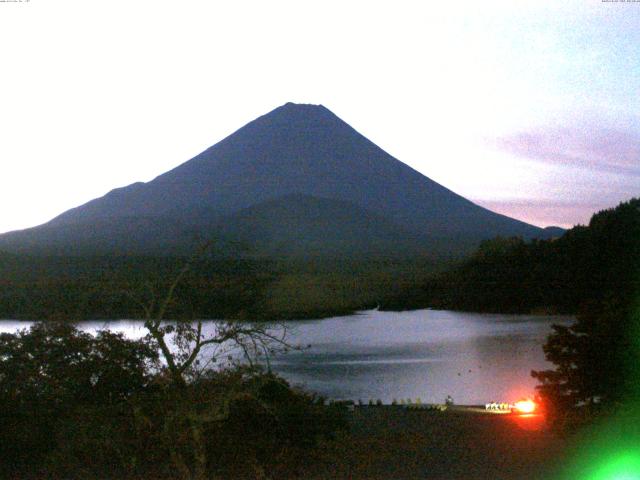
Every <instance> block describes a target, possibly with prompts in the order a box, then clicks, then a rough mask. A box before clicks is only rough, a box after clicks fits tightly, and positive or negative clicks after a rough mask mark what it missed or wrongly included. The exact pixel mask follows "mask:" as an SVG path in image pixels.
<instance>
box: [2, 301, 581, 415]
mask: <svg viewBox="0 0 640 480" xmlns="http://www.w3.org/2000/svg"><path fill="white" fill-rule="evenodd" d="M571 320H572V318H571V317H549V316H529V315H486V314H474V313H460V312H450V311H436V310H416V311H411V312H379V311H367V312H361V313H359V314H357V315H350V316H345V317H335V318H329V319H324V320H314V321H302V322H287V323H286V325H287V328H288V329H289V335H290V337H289V338H290V340H291V342H292V343H300V344H304V345H307V344H310V345H311V346H310V348H308V349H305V350H303V351H295V352H290V353H288V354H286V355H280V356H278V357H276V358H274V359H273V360H272V362H271V365H272V368H273V370H275V371H276V372H278V373H281V374H282V375H283V376H284V377H285V378H287V379H289V380H290V381H291V382H293V383H294V384H299V385H301V386H304V387H306V388H307V389H309V390H312V391H315V392H317V393H319V394H322V395H324V396H327V397H330V398H346V399H353V400H357V399H362V400H363V401H368V399H370V398H372V399H378V398H380V399H382V400H383V401H384V402H387V403H388V402H391V401H392V400H393V399H394V398H395V399H398V400H400V399H407V398H411V399H413V400H415V399H416V398H418V397H419V398H420V399H421V400H422V401H423V402H444V399H445V397H446V396H447V395H451V396H452V397H453V398H454V400H455V401H456V403H461V404H484V403H487V402H490V401H494V400H495V401H515V400H517V399H519V398H522V397H527V396H531V394H532V393H533V387H534V385H535V380H534V379H533V378H531V376H530V371H531V370H539V369H543V368H546V367H547V366H548V364H547V363H546V361H545V359H544V354H543V352H542V348H541V346H542V344H543V343H544V340H545V338H546V336H547V335H548V333H549V332H550V326H551V324H552V323H562V324H566V323H569V322H570V321H571ZM26 327H28V323H25V322H12V321H0V332H3V331H15V330H16V329H18V328H26ZM80 327H81V328H82V329H83V330H86V331H91V332H95V331H96V330H99V329H103V328H109V329H111V330H114V331H118V332H123V333H125V335H127V336H128V337H130V338H139V337H141V336H143V335H144V334H145V333H146V332H145V330H144V328H143V327H142V323H141V322H138V321H127V320H120V321H111V322H98V321H92V322H82V323H81V324H80ZM214 328H215V323H214V322H207V324H206V329H210V330H212V329H214Z"/></svg>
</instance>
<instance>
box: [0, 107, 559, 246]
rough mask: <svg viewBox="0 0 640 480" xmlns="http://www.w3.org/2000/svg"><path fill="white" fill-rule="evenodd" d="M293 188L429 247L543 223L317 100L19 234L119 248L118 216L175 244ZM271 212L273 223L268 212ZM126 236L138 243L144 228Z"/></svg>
mask: <svg viewBox="0 0 640 480" xmlns="http://www.w3.org/2000/svg"><path fill="white" fill-rule="evenodd" d="M297 195H302V196H304V197H310V198H317V199H320V200H328V201H337V202H346V204H348V205H352V206H353V208H352V209H350V211H353V212H355V211H364V212H368V213H367V215H369V214H370V215H371V218H375V219H377V220H380V221H384V222H385V227H384V229H383V230H384V231H385V232H386V234H387V236H388V232H389V228H390V226H396V227H397V230H398V232H405V233H406V232H410V233H411V235H415V236H417V237H420V238H423V239H424V241H425V242H426V245H427V247H428V244H429V242H430V241H433V242H435V241H437V242H439V243H440V244H442V243H443V242H444V243H447V242H448V240H452V241H453V243H451V246H452V248H454V249H455V246H454V245H455V244H457V243H460V242H462V243H466V244H471V243H473V242H477V241H479V240H482V239H486V238H492V237H495V236H498V235H501V236H514V235H517V236H523V237H525V238H531V237H539V238H543V237H545V236H546V235H545V232H544V231H543V230H542V229H539V228H537V227H534V226H532V225H528V224H526V223H523V222H520V221H518V220H515V219H512V218H509V217H505V216H503V215H499V214H496V213H494V212H491V211H489V210H486V209H484V208H482V207H480V206H478V205H475V204H473V203H472V202H470V201H468V200H466V199H464V198H463V197H461V196H459V195H457V194H455V193H454V192H452V191H450V190H448V189H447V188H445V187H443V186H442V185H439V184H438V183H436V182H434V181H433V180H431V179H429V178H428V177H426V176H424V175H423V174H421V173H419V172H417V171H416V170H414V169H412V168H411V167H409V166H407V165H405V164H404V163H402V162H400V161H399V160H397V159H395V158H394V157H392V156H391V155H389V154H388V153H386V152H385V151H384V150H382V149H381V148H379V147H378V146H377V145H375V144H374V143H373V142H371V141H370V140H368V139H367V138H365V137H364V136H363V135H361V134H360V133H358V132H357V131H356V130H354V129H353V128H352V127H351V126H349V125H348V124H347V123H346V122H344V121H343V120H341V119H340V118H338V117H337V116H336V115H334V114H333V113H332V112H331V111H330V110H328V109H327V108H325V107H324V106H322V105H308V104H295V103H287V104H285V105H282V106H281V107H278V108H276V109H275V110H273V111H271V112H269V113H267V114H266V115H263V116H261V117H259V118H257V119H255V120H254V121H252V122H250V123H248V124H247V125H245V126H244V127H242V128H240V129H239V130H237V131H236V132H234V133H233V134H231V135H229V136H228V137H227V138H225V139H223V140H222V141H220V142H218V143H217V144H215V145H213V146H212V147H210V148H208V149H207V150H205V151H204V152H202V153H200V154H199V155H197V156H196V157H194V158H193V159H191V160H189V161H187V162H185V163H183V164H182V165H180V166H178V167H176V168H174V169H173V170H170V171H168V172H166V173H164V174H162V175H160V176H158V177H157V178H155V179H154V180H153V181H151V182H148V183H135V184H132V185H130V186H128V187H124V188H120V189H116V190H113V191H111V192H110V193H108V194H107V195H105V196H104V197H101V198H98V199H95V200H92V201H91V202H88V203H87V204H85V205H82V206H80V207H77V208H75V209H72V210H69V211H67V212H65V213H63V214H61V215H60V216H58V217H57V218H55V219H54V220H52V221H51V222H49V223H48V224H45V225H44V226H41V227H36V228H35V229H30V230H27V231H23V232H20V235H27V237H28V242H27V243H28V244H30V245H43V244H47V243H49V244H51V242H53V243H56V242H58V243H65V242H66V243H69V242H70V243H71V244H73V243H74V242H75V240H74V239H73V238H71V237H73V235H71V233H70V232H71V231H72V230H68V231H67V232H66V233H61V232H57V233H56V234H53V232H54V230H56V229H57V228H63V227H64V226H67V227H69V226H73V228H74V229H75V231H78V230H83V231H84V230H88V229H91V230H92V231H93V232H94V234H93V237H96V238H100V239H101V244H109V245H117V244H118V242H119V239H118V238H116V237H115V233H114V232H111V231H110V230H109V225H110V224H114V225H115V224H117V225H119V226H120V234H121V233H122V228H124V227H122V225H123V224H125V223H126V224H127V225H128V226H127V227H126V230H129V229H134V230H135V229H136V227H135V225H136V224H139V225H144V224H148V223H149V222H151V223H153V225H155V226H156V228H155V229H152V230H153V231H155V236H154V239H153V243H154V244H155V243H157V242H158V241H160V240H161V239H159V238H158V237H157V236H158V235H160V237H161V236H162V231H163V230H166V231H167V232H170V233H171V235H172V238H171V242H172V243H175V242H178V243H179V239H177V238H176V235H177V236H178V237H179V236H180V233H179V232H180V231H182V230H185V231H187V230H188V231H189V232H191V233H193V232H194V231H198V232H199V233H200V234H203V235H205V236H206V235H207V229H211V228H212V225H215V224H216V223H219V222H230V221H232V220H230V219H231V218H232V217H233V216H234V215H236V214H238V213H239V212H241V211H243V210H245V209H247V208H250V207H253V206H257V205H261V204H263V203H265V202H267V203H266V205H279V206H280V207H282V201H278V202H275V203H269V202H271V201H273V200H278V199H283V198H284V199H285V200H284V201H285V202H286V201H287V200H286V199H294V198H299V197H296V196H297ZM289 201H290V200H289ZM306 204H308V205H312V204H313V205H314V209H315V210H314V211H317V206H318V205H323V206H326V207H327V208H334V207H335V205H336V204H335V203H330V202H325V201H320V202H313V201H309V202H307V203H306ZM255 211H256V212H257V211H261V212H262V211H264V209H262V208H261V209H257V210H255ZM311 213H312V212H310V215H311ZM269 218H272V219H273V221H277V220H276V217H274V216H273V215H271V216H269ZM136 219H139V221H137V220H136ZM143 219H144V220H143ZM283 221H284V220H283ZM305 221H306V222H308V221H309V219H308V218H307V219H305ZM343 221H345V222H346V221H347V219H346V218H344V219H343ZM162 225H166V226H167V228H166V229H163V227H162ZM245 228H246V226H245ZM226 230H233V229H232V228H231V229H229V228H226ZM344 230H345V231H348V229H347V228H345V229H344ZM374 230H375V229H374ZM265 231H266V230H265ZM16 235H17V234H15V233H14V234H10V235H8V236H4V237H0V247H3V245H4V246H7V245H8V244H9V243H15V242H14V241H11V240H10V239H11V238H12V239H13V240H16V239H17V237H16ZM399 235H400V233H399ZM134 236H135V237H136V238H139V242H138V244H139V247H140V248H141V249H142V250H144V242H145V241H146V240H145V235H144V232H136V234H135V235H134ZM85 237H87V235H85V236H83V237H82V238H85ZM89 237H91V235H89ZM52 238H53V239H57V240H55V241H53V240H51V239H52ZM23 239H24V240H26V238H23ZM167 240H169V239H167ZM293 240H294V239H292V241H293ZM387 240H388V238H387ZM282 241H283V242H286V239H283V240H282ZM319 241H321V239H319ZM160 243H162V242H160ZM386 244H389V245H392V242H388V241H387V242H386ZM434 245H435V244H434ZM7 248H8V247H7ZM9 249H11V248H9Z"/></svg>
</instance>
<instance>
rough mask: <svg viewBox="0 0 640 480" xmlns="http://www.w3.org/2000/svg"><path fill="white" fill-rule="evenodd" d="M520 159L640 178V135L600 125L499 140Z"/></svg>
mask: <svg viewBox="0 0 640 480" xmlns="http://www.w3.org/2000/svg"><path fill="white" fill-rule="evenodd" d="M497 146H498V148H500V149H502V150H505V151H507V152H509V153H512V154H515V155H517V156H521V157H526V158H530V159H532V160H537V161H540V162H545V163H549V164H554V165H559V166H570V167H580V168H584V169H588V170H590V171H594V172H606V173H614V174H617V175H625V176H628V175H632V176H638V177H640V133H639V132H636V131H633V130H631V129H620V128H611V127H605V126H599V125H593V124H588V125H583V126H580V125H576V126H570V127H562V128H541V129H533V130H530V131H525V132H519V133H516V134H512V135H508V136H505V137H502V138H499V139H498V140H497Z"/></svg>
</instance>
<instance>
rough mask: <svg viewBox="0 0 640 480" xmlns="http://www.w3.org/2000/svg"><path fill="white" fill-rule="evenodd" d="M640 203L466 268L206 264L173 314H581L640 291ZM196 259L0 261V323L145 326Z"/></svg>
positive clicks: (181, 290) (490, 250) (216, 259)
mask: <svg viewBox="0 0 640 480" xmlns="http://www.w3.org/2000/svg"><path fill="white" fill-rule="evenodd" d="M639 204H640V199H633V200H631V201H629V202H626V203H623V204H621V205H619V206H618V207H617V208H614V209H610V210H604V211H602V212H599V213H597V214H595V215H594V216H593V217H592V219H591V221H590V223H589V225H588V226H578V227H574V228H572V229H571V230H569V231H567V232H566V233H565V234H564V235H563V236H562V237H560V238H557V239H554V240H534V241H531V242H525V241H523V240H522V239H520V238H497V239H493V240H487V241H484V242H483V243H482V244H481V245H480V246H479V248H478V249H477V251H476V252H475V253H474V254H472V255H471V256H470V257H468V258H467V259H465V260H462V261H459V262H458V263H455V264H452V263H444V262H441V263H435V261H434V260H433V259H430V258H426V257H419V258H400V257H396V258H392V259H391V258H381V257H376V258H362V257H360V258H357V259H355V258H347V257H341V258H340V257H335V258H329V257H326V256H325V257H316V258H306V259H303V258H300V257H297V258H295V259H294V258H280V259H273V258H271V259H268V258H265V257H261V258H252V257H245V258H224V257H220V256H216V255H217V253H216V252H213V253H212V254H211V255H208V256H205V257H202V258H198V259H197V261H195V262H193V265H192V268H191V270H190V272H189V274H188V275H187V276H186V278H185V279H184V280H183V281H182V282H181V283H180V285H179V286H178V290H177V292H176V297H175V298H176V301H175V302H174V304H173V305H172V306H171V309H170V310H169V312H168V315H169V316H171V317H172V318H194V319H195V318H237V319H256V320H281V319H303V318H319V317H323V316H331V315H339V314H348V313H350V312H354V311H357V310H363V309H368V308H374V307H376V306H380V307H381V308H382V309H388V310H405V309H415V308H426V307H431V308H438V309H451V310H467V311H478V312H503V313H530V312H538V313H564V314H571V313H578V312H579V311H580V309H581V307H582V306H583V305H585V303H588V302H590V301H591V302H595V301H601V300H602V299H603V298H604V296H606V295H618V294H619V293H621V292H622V293H624V292H630V291H631V289H633V288H638V278H637V276H634V275H636V273H637V272H640V253H639V252H640V247H639V242H640V230H639V227H638V224H639V217H640V210H639V208H640V206H639ZM188 261H189V259H188V258H187V257H162V256H154V257H151V256H149V257H137V256H120V257H116V256H85V257H83V256H76V257H51V256H49V257H46V256H27V255H10V254H0V318H12V319H26V320H42V319H75V320H82V319H113V318H141V317H142V316H143V311H142V309H141V308H140V304H141V303H142V302H146V301H149V300H151V299H153V297H154V296H155V295H158V293H159V292H164V291H166V289H167V288H168V286H169V285H170V284H171V282H172V281H173V279H174V278H175V276H176V275H177V272H178V271H179V270H180V269H181V268H182V267H183V266H184V265H185V264H186V263H187V262H188Z"/></svg>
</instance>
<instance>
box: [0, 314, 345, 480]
mask: <svg viewBox="0 0 640 480" xmlns="http://www.w3.org/2000/svg"><path fill="white" fill-rule="evenodd" d="M0 403H1V404H2V406H3V408H2V409H0V476H2V477H14V478H167V479H170V478H211V477H212V476H216V478H257V477H260V476H261V475H262V476H264V477H270V478H283V477H288V478H293V477H297V476H299V475H301V473H300V472H301V471H302V470H303V469H304V467H305V466H307V465H310V464H313V463H314V461H316V460H318V450H317V448H316V447H317V446H318V442H319V441H320V440H321V439H322V438H328V437H331V436H332V435H333V434H334V433H335V432H336V431H337V430H338V429H339V428H340V427H341V426H342V425H343V417H342V411H341V410H340V409H339V408H337V407H329V406H324V405H322V404H321V403H320V402H318V401H317V400H316V399H315V398H314V397H313V396H310V395H308V394H305V393H302V392H299V391H296V390H293V389H292V388H291V387H290V386H289V385H288V384H287V383H286V382H285V381H284V380H282V379H280V378H278V377H276V376H274V375H271V374H266V373H260V372H259V371H257V370H254V369H249V368H247V367H237V368H227V369H223V370H217V371H214V370H208V371H206V372H204V374H203V375H200V376H199V377H198V378H197V379H195V380H193V381H191V382H189V383H188V384H186V385H181V386H178V385H176V384H175V383H174V382H172V381H171V379H170V378H169V377H168V376H167V374H166V371H165V369H164V368H162V366H161V364H160V363H158V353H157V351H156V350H155V349H154V348H153V347H152V344H151V343H150V342H149V340H140V341H133V340H127V339H125V338H123V337H122V336H121V335H117V334H113V333H110V332H107V331H104V332H99V333H98V334H97V335H96V336H92V335H89V334H87V333H82V332H80V331H78V330H77V329H76V328H75V327H73V326H71V325H69V324H60V323H52V322H49V323H39V324H35V325H34V326H33V327H31V329H30V330H28V331H27V330H23V331H20V332H18V333H16V334H2V335H1V336H0Z"/></svg>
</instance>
